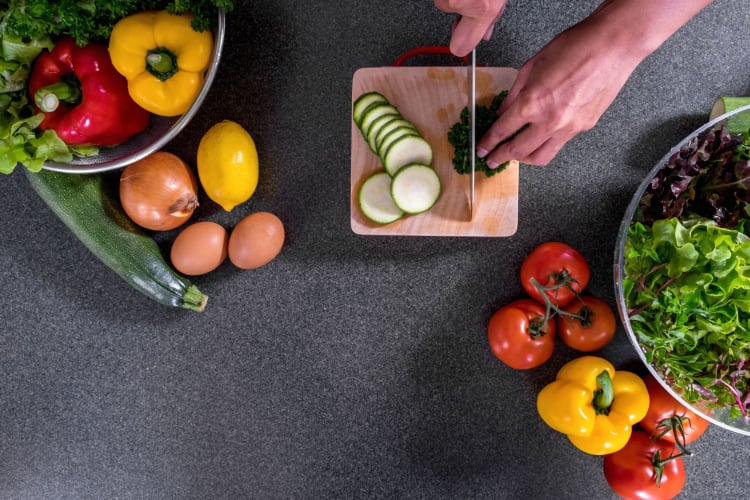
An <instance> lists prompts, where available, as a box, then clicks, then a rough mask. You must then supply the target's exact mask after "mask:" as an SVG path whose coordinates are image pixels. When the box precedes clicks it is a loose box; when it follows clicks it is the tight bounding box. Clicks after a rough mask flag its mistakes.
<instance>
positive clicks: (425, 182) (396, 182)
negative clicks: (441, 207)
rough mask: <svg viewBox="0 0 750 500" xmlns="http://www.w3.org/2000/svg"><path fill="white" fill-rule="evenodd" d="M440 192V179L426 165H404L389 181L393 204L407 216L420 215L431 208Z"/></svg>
mask: <svg viewBox="0 0 750 500" xmlns="http://www.w3.org/2000/svg"><path fill="white" fill-rule="evenodd" d="M441 190H442V184H441V183H440V177H439V176H438V175H437V172H435V170H434V169H433V168H432V167H430V166H428V165H422V164H410V165H405V166H404V167H403V168H401V169H400V170H399V171H398V173H396V175H394V176H393V178H392V179H391V198H392V199H393V203H394V205H395V206H396V207H397V208H399V209H401V210H402V211H404V212H405V213H407V214H420V213H422V212H425V211H427V210H429V209H430V208H432V207H433V205H435V203H436V202H437V200H438V198H440V192H441Z"/></svg>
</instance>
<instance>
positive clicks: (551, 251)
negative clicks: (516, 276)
mask: <svg viewBox="0 0 750 500" xmlns="http://www.w3.org/2000/svg"><path fill="white" fill-rule="evenodd" d="M589 274H590V273H589V265H588V262H586V259H584V258H583V255H581V254H580V253H578V250H576V249H575V248H573V247H571V246H568V245H566V244H565V243H560V242H557V241H549V242H547V243H542V244H541V245H539V246H538V247H536V248H535V249H534V250H532V252H531V253H530V254H529V255H527V256H526V259H524V261H523V264H522V265H521V284H522V285H523V288H524V290H526V293H528V294H529V295H530V296H531V297H532V298H533V299H534V300H536V301H538V302H541V303H545V300H544V298H543V297H542V292H541V291H540V290H539V288H537V286H535V285H534V283H533V282H532V278H533V279H534V280H535V281H536V282H537V283H538V285H541V286H542V287H544V294H545V295H546V296H547V297H548V298H549V300H550V301H551V302H552V304H554V305H556V306H560V307H562V306H565V305H567V304H569V303H570V302H571V301H572V300H573V298H574V297H575V296H576V294H578V293H581V290H583V289H584V288H586V285H588V283H589Z"/></svg>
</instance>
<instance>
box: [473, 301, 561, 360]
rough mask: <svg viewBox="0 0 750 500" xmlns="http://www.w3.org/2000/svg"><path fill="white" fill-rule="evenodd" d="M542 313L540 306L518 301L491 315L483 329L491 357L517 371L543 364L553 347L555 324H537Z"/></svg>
mask: <svg viewBox="0 0 750 500" xmlns="http://www.w3.org/2000/svg"><path fill="white" fill-rule="evenodd" d="M544 313H545V308H544V306H543V305H541V304H539V303H538V302H535V301H533V300H531V299H519V300H516V301H514V302H511V303H510V304H508V305H506V306H503V307H501V308H500V309H498V310H497V311H495V313H494V314H493V315H492V317H491V318H490V323H489V325H488V326H487V337H488V340H489V343H490V349H491V350H492V354H494V355H495V357H497V358H498V359H499V360H500V361H502V362H503V363H505V364H506V365H508V366H510V367H511V368H515V369H517V370H525V369H528V368H534V367H536V366H539V365H541V364H542V363H544V362H545V361H547V360H548V359H549V358H550V357H551V356H552V351H553V350H554V347H555V322H554V321H547V322H546V324H541V322H542V321H544V316H545V315H544Z"/></svg>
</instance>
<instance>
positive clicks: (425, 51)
mask: <svg viewBox="0 0 750 500" xmlns="http://www.w3.org/2000/svg"><path fill="white" fill-rule="evenodd" d="M425 55H427V56H434V55H446V56H451V57H457V56H454V55H453V53H452V52H451V49H450V47H446V46H445V45H425V46H424V47H417V48H416V49H411V50H409V51H407V52H404V53H403V54H402V55H401V56H400V57H399V58H398V59H396V61H395V62H394V63H393V65H394V66H401V65H402V64H404V62H406V60H407V59H411V58H412V57H415V56H425ZM459 59H461V60H463V62H468V60H469V59H468V57H466V56H464V57H461V58H459Z"/></svg>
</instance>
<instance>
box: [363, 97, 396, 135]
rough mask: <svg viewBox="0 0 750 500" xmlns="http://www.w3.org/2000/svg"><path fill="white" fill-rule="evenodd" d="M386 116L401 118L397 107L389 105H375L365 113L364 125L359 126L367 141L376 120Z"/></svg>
mask: <svg viewBox="0 0 750 500" xmlns="http://www.w3.org/2000/svg"><path fill="white" fill-rule="evenodd" d="M385 115H393V116H394V117H399V116H401V113H399V112H398V109H396V106H393V105H391V104H387V103H379V104H373V105H372V106H370V107H369V108H367V110H366V111H365V114H364V115H363V116H362V123H360V125H359V130H360V131H361V132H362V136H363V137H364V138H365V140H367V138H368V137H369V133H370V126H371V125H372V124H373V122H374V121H375V120H377V119H378V118H380V117H381V116H385Z"/></svg>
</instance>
